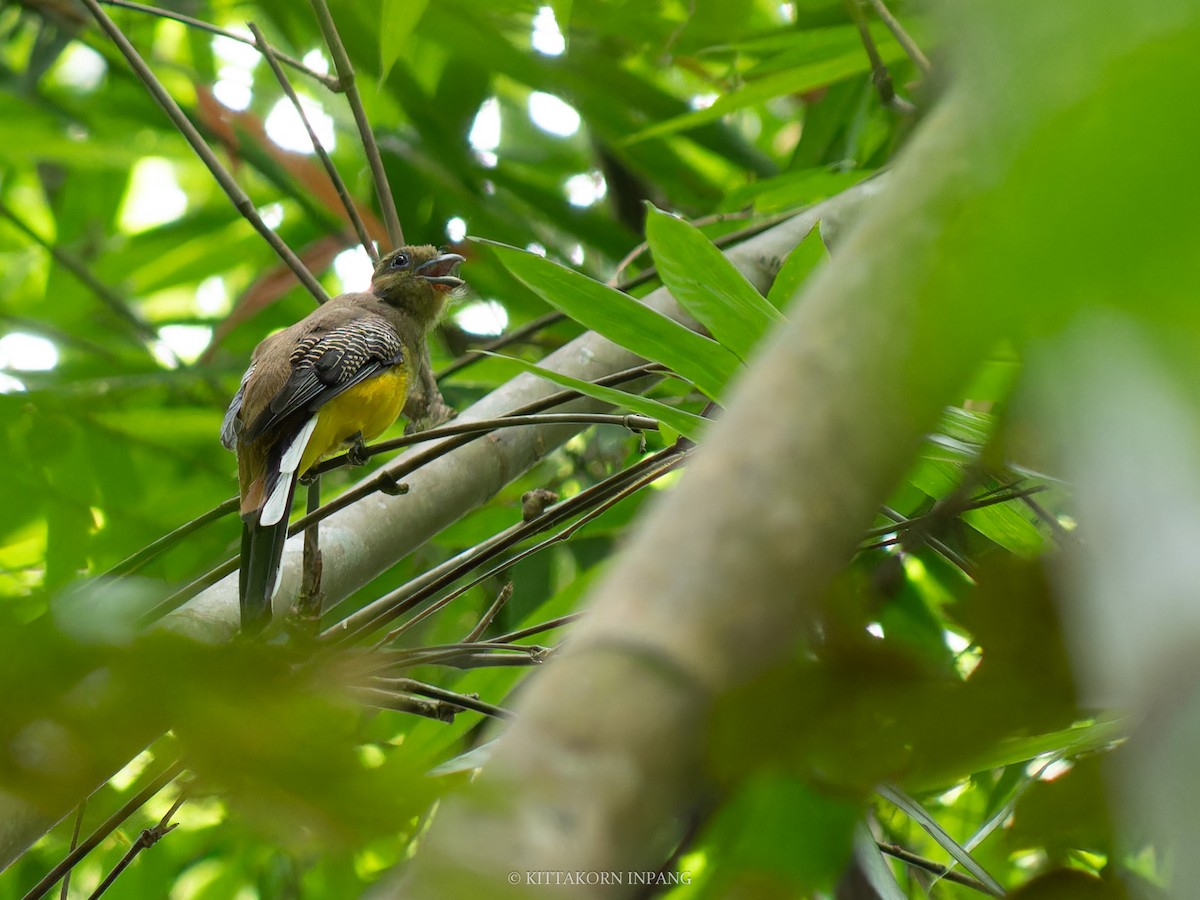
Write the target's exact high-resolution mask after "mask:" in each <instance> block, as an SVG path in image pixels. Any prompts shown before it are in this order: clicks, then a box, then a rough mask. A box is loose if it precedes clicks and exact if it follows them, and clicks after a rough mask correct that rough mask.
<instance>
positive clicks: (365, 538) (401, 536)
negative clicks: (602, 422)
mask: <svg viewBox="0 0 1200 900" xmlns="http://www.w3.org/2000/svg"><path fill="white" fill-rule="evenodd" d="M93 2H94V0H93ZM883 184H884V182H883V181H882V180H881V179H875V180H873V181H870V182H867V183H864V184H861V185H858V186H856V187H854V188H852V189H850V190H848V191H845V192H844V193H842V194H840V195H838V196H837V197H835V198H833V199H831V200H828V201H826V202H825V203H822V204H819V205H818V206H815V207H813V208H812V209H810V210H808V211H806V212H805V213H803V214H801V215H799V216H797V217H796V218H794V219H791V220H789V221H787V222H784V223H782V224H780V225H777V226H775V227H774V228H772V229H770V230H769V231H766V232H763V233H762V234H760V235H758V236H756V237H754V238H752V239H751V240H749V241H747V242H746V243H744V244H741V245H739V246H737V247H734V248H733V249H731V250H730V251H728V255H729V257H730V259H731V260H732V261H733V262H734V264H735V265H737V267H738V268H739V269H740V270H741V271H742V272H743V273H744V274H745V275H746V276H747V277H748V278H749V279H750V280H751V281H752V282H753V283H754V284H756V285H758V286H759V287H761V288H764V289H765V288H766V287H767V286H768V285H769V284H770V282H771V280H772V279H773V278H774V276H775V273H776V271H778V267H779V264H780V262H781V260H782V259H783V258H784V257H785V256H786V255H787V254H788V253H789V252H791V250H793V249H794V248H795V247H796V246H797V245H798V244H799V243H800V241H801V240H803V238H804V237H805V236H806V235H807V234H808V233H809V231H811V230H812V227H813V225H814V224H816V222H818V221H820V222H821V227H822V232H823V234H824V235H825V236H826V237H827V238H828V239H829V241H830V243H831V245H834V246H836V243H837V235H838V234H839V232H840V231H841V230H842V228H843V227H844V226H845V225H846V224H847V223H848V222H849V221H850V220H852V219H853V218H854V217H855V215H856V214H857V212H858V210H859V209H860V207H861V206H862V204H863V202H864V201H865V200H867V199H868V198H870V197H872V196H873V195H875V194H877V193H879V191H880V190H881V189H882V186H883ZM885 243H886V241H885ZM643 302H646V303H647V304H649V305H650V306H652V307H654V308H656V309H658V310H660V311H662V312H664V313H666V314H667V315H670V316H673V317H675V318H678V319H682V318H684V314H683V313H682V311H681V310H680V309H679V307H678V306H677V304H676V303H675V302H674V300H673V299H672V298H671V296H670V294H669V293H668V292H667V291H665V290H662V289H659V290H657V291H655V292H653V293H651V294H650V295H648V296H647V297H646V298H645V299H644V301H643ZM640 363H642V360H640V359H638V357H636V356H634V355H633V354H632V353H629V352H628V351H626V350H624V349H622V348H621V347H618V346H617V345H616V344H614V343H612V342H611V341H609V340H607V339H605V338H603V337H600V336H599V335H597V334H594V333H588V334H585V335H582V336H580V337H579V338H576V339H575V340H574V341H572V342H570V343H569V344H566V345H565V346H563V347H561V348H560V349H559V350H557V351H556V352H555V353H553V354H551V355H550V356H548V357H547V358H546V359H544V360H543V361H542V363H541V365H543V366H544V367H545V368H549V369H552V370H555V371H559V372H562V373H564V374H567V375H571V376H572V377H574V378H579V379H582V380H589V381H590V380H595V379H598V378H601V377H603V376H605V375H608V374H611V373H614V372H620V371H623V370H625V369H629V368H632V367H633V366H635V365H639V364H640ZM888 378H889V379H891V378H892V374H891V373H889V375H888ZM555 393H558V389H557V387H556V386H555V385H552V384H550V383H549V382H547V381H545V380H543V379H541V378H537V377H535V376H533V375H529V374H522V375H519V376H518V377H516V378H514V379H513V380H512V381H510V382H508V383H506V384H504V385H502V386H501V387H500V388H498V389H497V390H495V391H493V392H492V393H491V394H489V395H488V396H487V397H484V398H483V399H482V400H480V401H479V402H478V403H476V404H474V405H473V406H472V407H470V408H469V409H467V410H466V411H464V413H463V414H462V415H461V416H460V417H459V418H458V420H457V422H463V421H470V420H473V419H486V418H494V417H497V416H501V415H504V414H505V413H507V412H510V411H511V410H513V409H516V408H520V407H521V406H523V405H527V404H532V403H533V402H534V401H536V400H539V399H542V398H545V397H549V396H551V395H553V394H555ZM602 408H603V405H602V404H600V403H597V402H595V401H591V400H580V401H578V402H577V403H575V404H571V407H570V409H565V410H563V411H564V412H570V411H575V412H598V411H601V410H602ZM583 427H584V426H583V425H580V424H556V425H537V426H534V425H531V426H527V427H523V428H509V429H505V430H504V431H503V432H498V433H496V434H494V435H491V436H489V438H488V439H486V440H481V441H474V442H472V443H470V444H466V445H464V446H462V447H459V448H457V449H456V450H454V452H452V453H449V454H446V455H444V456H442V457H440V458H438V459H436V460H433V461H432V462H430V463H428V464H426V465H425V466H423V467H422V468H421V469H419V470H418V471H415V472H412V473H410V474H407V475H405V476H404V477H405V481H406V482H407V483H408V485H409V488H410V490H409V492H408V494H407V495H405V496H402V497H385V496H382V495H380V496H378V497H377V498H375V499H374V500H373V501H372V502H371V503H357V504H353V505H352V506H350V507H348V508H346V509H343V510H341V511H339V512H337V513H335V514H334V515H332V516H330V517H329V518H328V519H326V520H325V521H324V522H323V523H322V527H321V541H322V544H323V546H324V548H325V551H326V554H327V557H328V558H329V559H330V560H334V559H336V560H337V561H338V562H337V564H336V565H333V564H332V563H331V564H330V565H328V566H327V567H326V568H325V571H324V572H323V584H322V588H323V590H324V593H325V596H326V600H327V603H330V604H332V603H336V602H338V601H339V600H341V599H342V598H344V597H346V596H348V595H349V594H350V593H352V592H353V591H355V590H357V589H358V588H360V587H362V586H363V585H364V584H366V583H367V582H369V581H370V580H372V579H373V578H374V577H375V576H376V575H378V574H379V573H380V572H382V571H383V570H384V569H386V568H387V567H389V566H391V565H392V564H394V563H395V561H396V560H397V559H400V558H402V557H403V556H405V555H406V554H408V553H410V552H411V551H412V550H414V549H415V548H416V547H418V546H420V545H421V544H422V543H424V542H425V541H426V540H428V539H429V537H430V536H431V535H433V534H436V533H437V532H438V531H440V530H441V529H442V528H445V527H446V526H447V525H449V524H451V523H453V522H454V521H456V520H457V519H459V518H460V517H462V516H463V515H465V514H466V513H467V512H469V511H471V510H472V509H475V508H476V507H477V506H479V505H480V504H482V503H484V502H485V501H486V500H487V499H488V498H490V497H491V496H493V495H494V494H495V493H496V492H497V491H499V490H500V489H501V488H502V487H504V485H506V484H508V483H509V482H510V481H512V480H513V479H514V478H517V477H518V476H519V475H521V474H522V473H523V472H525V471H527V470H528V469H529V468H530V467H531V466H533V465H534V463H536V462H537V461H538V460H539V459H541V458H542V457H543V456H545V455H546V454H547V453H549V452H550V451H552V450H553V449H554V448H555V447H557V446H559V445H560V444H561V443H563V442H564V441H566V440H568V439H569V438H570V437H571V436H572V435H574V434H576V433H578V432H579V431H580V430H582V428H583ZM443 440H447V441H453V440H460V438H445V439H443ZM416 452H420V451H413V452H410V453H406V454H403V455H402V456H400V457H398V458H397V459H396V460H395V461H393V462H392V463H390V464H389V465H388V466H386V467H384V468H383V469H382V470H381V471H382V473H383V475H384V476H385V477H386V476H387V474H388V473H389V472H393V471H396V470H399V469H400V468H401V467H403V466H404V465H405V463H406V462H407V461H408V459H409V458H410V457H411V456H413V455H415V454H416ZM378 477H380V476H379V474H372V475H371V476H370V477H369V478H368V479H367V480H366V481H364V482H361V484H366V483H368V482H370V481H372V480H374V479H377V478H378ZM302 548H303V538H302V537H293V538H292V539H290V540H289V541H288V545H287V549H286V550H285V552H284V560H283V570H282V571H283V581H282V585H281V588H280V591H279V595H278V597H279V603H280V607H279V609H277V610H276V612H277V614H279V615H282V613H283V612H284V609H283V605H284V604H285V603H286V602H287V601H286V599H285V598H288V597H293V596H295V595H296V592H297V590H298V588H299V577H300V568H301V565H300V558H301V556H302ZM165 621H167V622H168V623H170V626H171V627H173V628H175V629H178V630H181V631H184V632H187V633H189V634H191V635H193V636H195V637H198V638H201V639H205V640H220V641H223V640H228V639H229V638H231V637H232V636H233V635H234V634H235V633H236V632H237V623H238V598H237V577H236V575H233V576H231V577H226V578H224V579H223V580H222V581H220V582H218V583H217V584H214V585H213V586H211V587H209V588H208V589H207V590H205V591H204V592H203V593H201V594H200V595H198V596H197V597H195V598H194V599H193V600H192V601H190V602H189V603H188V604H187V605H185V606H184V607H182V608H181V609H179V610H177V611H176V612H175V613H173V614H172V615H171V616H169V617H168V618H167V619H166V620H165ZM540 628H541V626H539V629H540ZM527 633H532V632H527ZM489 643H490V642H489ZM467 662H469V660H467ZM144 737H147V738H149V737H153V734H152V733H151V734H149V735H146V736H144ZM140 746H141V745H139V744H137V743H136V741H135V742H132V743H131V745H130V747H129V756H130V757H132V756H133V755H134V754H135V753H137V751H138V749H139V748H140ZM80 799H82V798H76V802H77V801H78V800H80ZM74 805H75V804H74V803H72V802H71V801H67V802H66V803H64V804H63V805H62V807H61V808H57V809H48V808H37V807H34V806H32V805H31V804H29V803H27V802H26V801H24V800H22V799H21V798H18V797H15V796H12V795H7V796H6V795H0V866H3V865H7V864H8V863H9V862H11V861H12V860H13V859H15V858H16V857H17V856H19V855H20V854H21V853H23V852H24V851H25V850H26V849H27V848H28V847H29V846H30V845H31V844H32V843H33V842H34V841H36V840H37V839H38V838H39V837H40V836H41V835H42V834H43V833H44V832H45V831H47V830H48V829H49V828H50V827H52V826H53V825H54V823H55V822H56V821H57V820H58V819H59V818H61V817H62V816H64V815H66V814H67V813H68V812H69V810H70V809H71V808H72V807H73V806H74Z"/></svg>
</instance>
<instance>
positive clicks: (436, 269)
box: [416, 253, 464, 291]
mask: <svg viewBox="0 0 1200 900" xmlns="http://www.w3.org/2000/svg"><path fill="white" fill-rule="evenodd" d="M462 262H463V258H462V257H461V256H459V255H458V254H457V253H443V254H442V255H441V256H437V257H435V258H433V259H431V260H430V261H429V262H427V263H422V264H421V265H419V266H417V269H416V274H418V275H420V276H421V277H422V278H424V279H425V280H426V281H428V282H429V283H430V284H432V285H433V288H434V290H436V291H452V290H454V289H455V288H456V287H461V286H462V285H463V284H464V282H463V280H462V279H461V278H459V277H458V276H457V275H455V274H454V270H455V269H457V268H458V267H459V265H461V264H462Z"/></svg>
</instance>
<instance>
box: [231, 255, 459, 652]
mask: <svg viewBox="0 0 1200 900" xmlns="http://www.w3.org/2000/svg"><path fill="white" fill-rule="evenodd" d="M462 262H463V257H461V256H459V255H458V254H457V253H444V252H441V251H439V250H438V249H436V248H434V247H432V246H428V245H425V246H406V247H400V248H397V249H395V250H393V251H392V252H390V253H388V254H386V255H385V256H383V257H382V258H381V259H380V260H379V262H378V263H377V264H376V266H375V269H374V273H373V275H372V277H371V285H370V289H369V291H367V292H363V293H347V294H340V295H338V296H337V297H334V298H333V299H332V300H329V301H328V302H326V303H324V304H323V305H321V306H319V307H317V309H315V310H313V311H312V312H311V313H309V314H308V315H307V316H305V317H304V318H303V319H301V320H300V321H299V322H297V323H296V324H294V325H292V326H291V327H289V328H285V329H284V330H282V331H279V332H277V333H275V334H272V335H270V336H269V337H267V338H266V339H264V340H263V341H262V342H261V343H260V344H259V345H258V346H257V347H256V348H255V349H254V353H253V355H252V357H251V361H250V366H249V368H248V369H247V370H246V373H245V374H244V375H243V376H242V380H241V383H240V384H239V385H238V389H237V393H235V394H234V396H233V399H232V400H231V401H230V403H229V409H228V410H227V411H226V413H225V418H224V421H223V422H222V425H221V443H222V444H223V445H224V446H225V447H226V448H227V449H229V450H232V451H234V452H235V453H236V454H237V464H238V484H239V488H240V491H239V493H240V496H241V518H242V546H241V570H240V573H239V576H238V598H239V606H240V612H241V628H242V632H243V633H244V634H247V635H254V634H257V633H258V632H261V631H262V630H263V629H264V628H266V627H267V625H268V624H270V621H271V603H272V600H273V598H274V596H275V594H276V593H277V592H278V590H279V576H280V562H281V560H282V557H283V545H284V543H285V542H286V540H287V529H288V514H289V513H290V512H291V507H292V498H293V496H294V495H295V491H296V481H297V479H298V478H299V477H300V476H301V475H303V474H304V473H305V472H307V471H308V470H309V469H310V468H311V467H312V466H313V465H314V464H315V463H316V462H318V461H319V460H320V459H321V458H322V457H324V456H326V455H328V454H330V453H333V452H334V451H336V450H338V449H340V448H341V447H343V446H349V447H350V449H351V456H352V459H353V458H354V457H355V456H357V455H358V453H361V450H362V448H363V443H364V442H365V441H368V440H371V439H372V438H375V437H377V436H378V435H380V434H381V433H383V432H384V431H385V430H386V429H387V428H389V427H390V426H391V425H392V424H393V423H394V422H395V421H396V420H397V419H398V418H399V416H400V413H401V411H402V410H405V408H406V403H409V406H410V408H409V412H410V413H411V412H412V403H411V402H410V401H412V400H413V399H414V394H416V393H420V392H424V391H428V390H429V388H430V387H432V388H433V390H434V391H436V386H435V385H434V383H433V376H432V373H431V372H430V371H429V364H428V350H427V348H426V344H425V336H426V334H427V333H428V332H429V330H430V329H431V328H432V327H433V326H434V325H435V324H436V323H437V321H438V319H439V317H440V316H441V314H442V312H443V310H444V308H445V305H446V301H447V299H448V298H449V296H450V294H451V293H452V292H454V291H455V290H457V289H458V288H460V287H462V285H463V283H464V282H463V280H462V279H461V278H459V277H458V276H457V274H456V272H457V269H458V266H459V265H460V264H461V263H462ZM414 385H417V386H418V387H417V389H416V391H414ZM425 400H428V398H427V397H423V398H422V401H423V402H424V401H425ZM439 400H440V398H439ZM416 408H418V409H420V408H422V406H421V404H417V407H416ZM356 451H357V452H356Z"/></svg>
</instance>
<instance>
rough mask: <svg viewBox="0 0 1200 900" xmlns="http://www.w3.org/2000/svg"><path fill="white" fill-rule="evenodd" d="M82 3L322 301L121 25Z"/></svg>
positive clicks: (92, 2) (94, 3) (322, 296)
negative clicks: (123, 31)
mask: <svg viewBox="0 0 1200 900" xmlns="http://www.w3.org/2000/svg"><path fill="white" fill-rule="evenodd" d="M83 4H84V5H85V6H86V7H87V8H88V11H89V12H91V14H92V16H93V17H94V18H95V19H96V22H97V24H99V26H100V28H101V29H102V30H103V31H104V33H105V34H107V35H108V36H109V38H110V39H111V40H112V42H113V43H114V44H116V45H117V49H118V50H120V51H121V53H122V54H123V55H124V56H125V59H126V60H128V62H129V67H130V68H131V69H133V73H134V74H135V75H136V76H137V77H138V80H139V81H141V82H142V84H143V85H145V87H146V90H147V91H149V93H150V96H151V97H153V98H154V99H155V100H156V101H157V102H158V105H159V106H160V107H162V110H163V112H165V113H166V114H167V118H169V119H170V120H171V122H172V123H174V125H175V127H176V128H178V129H179V133H180V134H182V135H183V137H184V139H185V140H186V141H187V142H188V143H189V144H191V145H192V149H193V150H194V151H196V155H197V156H198V157H200V161H201V162H203V163H204V165H205V166H207V167H208V171H209V172H211V173H212V176H213V178H214V179H215V180H216V182H217V184H219V185H220V186H221V189H222V190H223V191H225V193H226V194H227V195H228V197H229V199H230V200H231V201H232V202H233V205H234V207H235V208H236V209H237V211H238V212H239V213H241V214H242V217H243V218H245V219H246V221H248V222H249V223H250V224H251V225H253V226H254V229H255V231H257V232H258V233H259V234H261V235H262V236H263V239H264V240H265V241H266V242H267V243H268V244H270V245H271V249H272V250H274V251H275V253H276V254H278V256H279V258H280V259H282V260H283V261H284V262H285V263H287V266H288V268H289V269H291V270H292V271H293V272H295V273H296V278H297V279H299V281H300V283H301V284H302V285H304V287H305V289H306V290H307V291H308V292H309V293H310V294H312V295H313V297H314V298H315V299H316V301H317V302H318V303H324V302H325V301H326V300H328V299H329V295H328V294H326V293H325V289H324V288H323V287H321V283H320V282H319V281H317V279H316V278H314V277H313V274H312V272H310V271H308V267H307V266H305V265H304V263H303V262H301V261H300V257H298V256H297V255H296V254H295V253H293V252H292V249H291V248H290V247H289V246H288V245H287V244H285V243H284V242H283V238H281V237H280V236H279V235H277V234H276V233H275V232H274V231H272V230H271V229H270V228H268V227H267V225H266V223H265V222H263V220H262V217H261V216H260V215H259V214H258V210H257V209H255V208H254V203H253V202H252V201H251V200H250V197H249V196H248V195H247V194H246V192H245V191H243V190H242V187H241V185H239V184H238V183H237V181H235V180H234V178H233V176H232V175H230V174H229V172H228V171H226V169H225V167H224V166H223V165H221V161H220V160H219V159H217V155H216V154H215V153H213V151H212V148H211V147H209V146H208V144H207V143H205V141H204V138H203V137H201V136H200V132H199V131H197V130H196V126H195V125H193V124H192V122H191V120H190V119H188V117H187V116H186V115H185V114H184V112H183V110H182V109H180V108H179V104H178V103H176V102H175V98H173V97H172V96H171V95H170V94H169V93H167V89H166V88H164V87H163V86H162V83H161V82H160V81H159V80H158V79H157V78H156V77H155V75H154V73H153V72H152V71H150V67H149V66H148V65H146V61H145V60H144V59H142V57H141V55H140V54H139V53H138V52H137V50H136V48H134V46H133V44H131V43H130V42H129V39H128V38H127V37H125V35H124V34H123V33H122V32H121V29H120V28H118V27H117V26H116V23H115V22H113V20H112V19H110V18H109V17H108V14H107V13H105V12H104V10H103V9H101V8H100V4H99V2H98V0H83Z"/></svg>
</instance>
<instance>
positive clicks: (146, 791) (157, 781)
mask: <svg viewBox="0 0 1200 900" xmlns="http://www.w3.org/2000/svg"><path fill="white" fill-rule="evenodd" d="M182 771H183V763H180V762H175V763H172V764H171V765H170V766H168V767H167V768H166V769H165V770H164V771H163V772H162V773H161V774H159V775H158V776H156V777H155V778H153V779H152V780H151V781H150V783H149V784H147V785H146V786H145V787H144V788H142V789H141V790H140V791H138V792H137V793H136V794H134V795H133V796H132V797H130V798H129V799H128V800H127V801H125V803H123V804H122V805H121V807H120V809H118V810H117V811H116V812H114V813H113V814H112V815H111V816H109V817H108V818H107V819H105V820H104V822H103V823H101V825H100V826H99V827H98V828H97V829H96V830H95V831H93V832H92V833H91V834H89V835H88V836H87V839H86V840H84V842H83V843H82V844H80V845H79V846H77V847H76V848H75V849H74V850H72V851H71V852H70V853H68V854H67V855H66V856H65V857H63V859H62V861H61V862H60V863H59V864H58V865H57V866H55V867H54V868H53V869H51V870H50V871H49V872H47V873H46V875H45V877H43V878H42V880H41V881H39V882H38V883H37V884H35V885H34V886H33V887H32V888H30V889H29V891H28V892H27V893H26V894H25V896H24V898H22V900H38V898H39V897H43V896H45V894H46V892H47V891H48V890H50V888H52V887H54V885H55V883H56V882H57V881H58V879H60V878H62V877H63V876H64V875H66V874H67V872H69V871H71V869H73V868H74V867H75V865H76V864H78V862H79V861H80V860H81V859H83V858H84V857H85V856H87V855H88V854H89V853H91V852H92V851H93V850H95V849H96V847H98V846H99V845H100V842H101V841H103V840H104V839H105V838H106V837H108V836H109V835H110V834H112V833H113V832H114V831H116V830H117V828H118V827H120V825H121V823H122V822H124V821H125V820H126V819H128V818H129V817H130V816H131V815H133V813H135V812H136V811H137V810H138V809H139V808H141V806H142V804H144V803H145V802H146V801H147V800H149V799H150V798H151V797H153V796H154V795H155V794H157V793H158V792H159V791H161V790H162V789H163V788H164V787H166V786H167V785H168V784H170V783H171V782H172V781H174V780H175V779H176V778H177V777H178V776H179V773H180V772H182Z"/></svg>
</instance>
